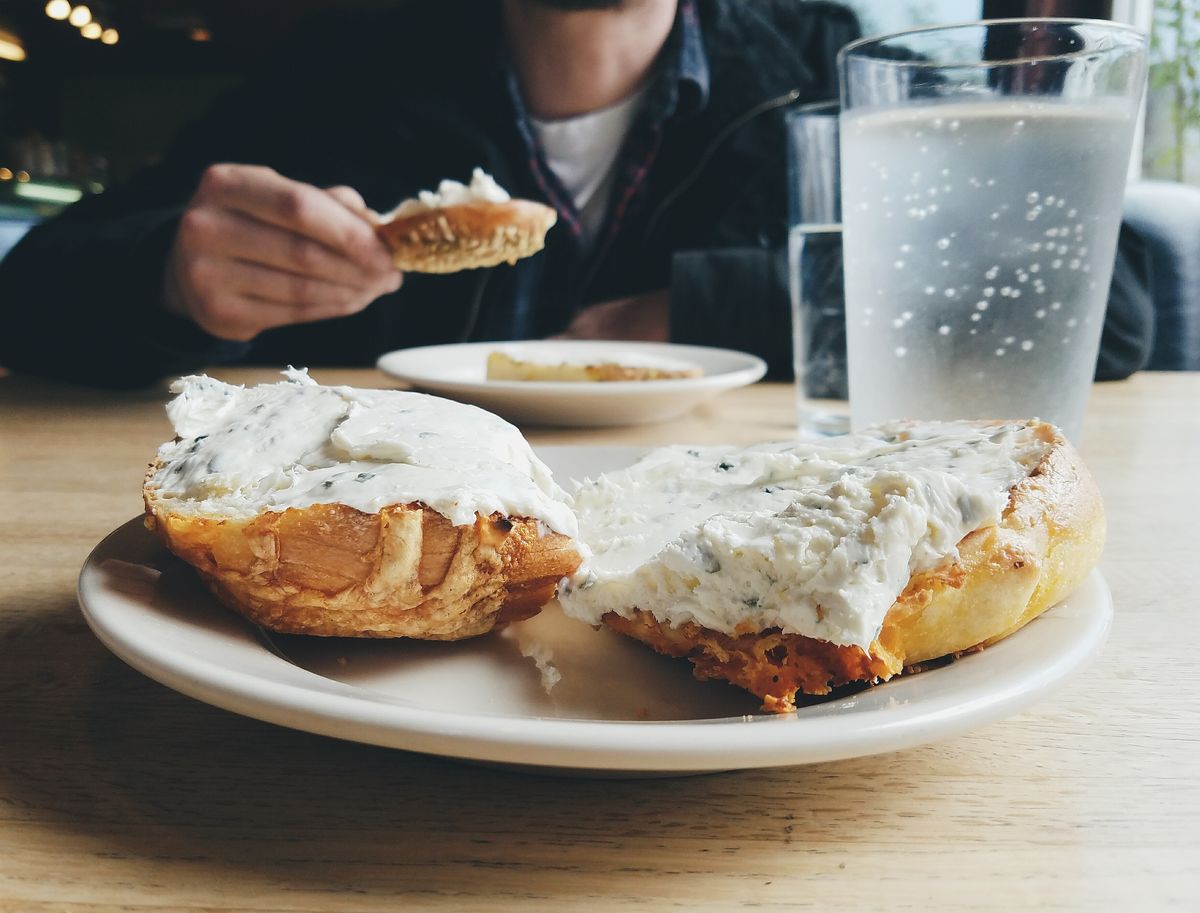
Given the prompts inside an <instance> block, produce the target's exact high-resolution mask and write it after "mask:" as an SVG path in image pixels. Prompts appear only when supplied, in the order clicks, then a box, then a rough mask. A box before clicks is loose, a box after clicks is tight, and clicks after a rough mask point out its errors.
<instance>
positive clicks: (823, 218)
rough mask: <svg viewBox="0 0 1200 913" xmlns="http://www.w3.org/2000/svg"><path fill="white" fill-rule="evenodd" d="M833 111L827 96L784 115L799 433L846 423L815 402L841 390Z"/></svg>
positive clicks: (842, 331) (842, 321) (842, 332)
mask: <svg viewBox="0 0 1200 913" xmlns="http://www.w3.org/2000/svg"><path fill="white" fill-rule="evenodd" d="M839 110H840V104H839V103H838V102H837V101H826V102H818V103H816V104H811V105H804V106H802V107H799V108H796V109H794V110H792V111H790V112H788V115H787V137H788V214H789V225H790V229H789V232H788V280H789V283H790V285H791V296H792V365H793V368H794V369H795V377H796V414H797V420H798V422H797V424H798V431H799V433H800V436H801V437H819V436H823V435H826V434H840V433H842V432H845V431H846V430H848V428H849V421H848V417H847V416H846V415H845V414H843V413H839V412H836V411H833V410H831V409H830V408H828V405H829V404H823V403H820V402H816V400H829V399H833V400H844V399H846V396H847V382H846V310H845V292H844V285H843V281H842V205H841V182H840V181H839V180H838V175H839V161H838V112H839Z"/></svg>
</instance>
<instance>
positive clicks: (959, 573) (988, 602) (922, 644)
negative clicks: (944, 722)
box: [603, 424, 1105, 713]
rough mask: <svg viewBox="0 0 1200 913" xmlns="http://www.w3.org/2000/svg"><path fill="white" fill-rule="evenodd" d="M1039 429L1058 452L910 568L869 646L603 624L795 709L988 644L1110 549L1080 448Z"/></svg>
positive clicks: (636, 613)
mask: <svg viewBox="0 0 1200 913" xmlns="http://www.w3.org/2000/svg"><path fill="white" fill-rule="evenodd" d="M1036 431H1037V434H1038V435H1039V436H1040V437H1041V438H1042V439H1043V440H1045V441H1046V442H1047V443H1049V444H1050V449H1049V450H1048V451H1047V453H1046V455H1045V456H1044V457H1043V459H1042V460H1041V461H1040V462H1039V464H1038V465H1037V466H1036V467H1035V468H1034V469H1033V471H1032V472H1031V473H1030V474H1029V475H1028V476H1027V477H1026V478H1025V479H1023V480H1021V481H1020V482H1018V483H1017V484H1016V485H1015V486H1013V488H1012V489H1011V491H1010V493H1009V501H1008V504H1007V506H1006V507H1005V510H1004V512H1003V514H1002V516H1001V520H1000V522H999V524H997V525H996V526H992V527H986V528H983V529H979V530H975V531H974V532H971V533H969V534H967V535H966V536H965V537H963V539H962V540H961V541H960V542H959V544H958V552H959V554H958V558H957V560H952V561H947V562H944V563H943V564H942V565H940V566H938V567H936V568H933V569H931V570H928V571H922V572H920V573H917V574H914V575H913V576H912V578H911V579H910V580H909V582H908V585H907V586H906V587H905V589H904V591H903V592H902V593H901V594H900V596H899V598H898V599H897V600H896V601H895V603H893V605H892V607H891V608H890V609H889V610H888V613H887V615H886V616H885V618H884V622H883V627H882V629H881V631H880V633H879V636H878V637H877V638H876V639H875V641H874V642H873V643H872V644H871V648H870V650H863V649H862V648H860V647H857V646H841V645H837V644H832V643H828V642H826V641H821V640H816V639H814V638H811V637H805V636H803V635H799V634H787V633H784V632H782V631H780V630H779V629H777V628H776V629H771V630H768V631H761V632H759V631H754V632H746V633H744V634H736V635H729V634H724V633H721V632H719V631H714V630H711V629H709V628H705V627H702V626H700V625H697V624H695V623H692V622H688V623H685V624H682V625H679V626H678V627H673V626H671V625H670V624H667V623H664V622H662V621H660V620H659V619H658V618H656V617H655V616H654V615H652V614H650V613H649V612H646V611H643V610H640V609H637V608H634V609H632V611H630V612H627V613H622V614H618V613H616V612H610V613H608V614H606V615H605V616H604V618H603V621H604V623H605V624H607V625H608V626H609V627H611V628H613V629H614V630H617V631H620V632H621V633H622V634H627V635H629V636H630V637H634V638H636V639H638V640H640V641H642V642H644V643H646V644H648V645H649V646H651V647H653V648H654V649H655V650H657V651H658V652H660V653H665V654H667V655H669V656H677V657H687V658H688V659H690V660H691V661H692V663H693V665H694V666H695V670H694V671H695V675H696V677H697V678H701V679H724V680H725V681H729V682H732V683H733V684H735V685H739V686H740V687H742V688H745V689H746V690H748V691H750V692H752V693H753V694H755V695H756V696H758V697H759V698H761V699H762V701H763V709H764V710H767V711H772V712H777V713H785V712H788V711H791V710H793V709H795V696H796V694H797V693H798V692H799V693H803V694H812V695H820V694H828V693H829V691H830V690H831V689H833V688H835V687H837V686H839V685H844V684H848V683H851V682H876V681H884V680H887V679H889V678H891V677H892V676H893V675H897V674H899V673H901V672H903V671H904V670H906V669H911V668H912V667H913V666H916V665H917V664H920V663H923V662H927V661H929V660H933V659H937V658H939V657H943V656H957V655H961V654H963V653H967V652H971V651H973V650H978V649H982V648H984V647H986V646H988V645H989V644H993V643H995V642H996V641H998V640H1001V639H1002V638H1004V637H1007V636H1008V635H1009V634H1011V633H1013V632H1014V631H1016V630H1018V629H1019V628H1021V627H1023V626H1024V625H1026V624H1028V623H1029V622H1030V621H1032V620H1033V619H1034V618H1036V617H1037V616H1038V615H1040V614H1041V613H1042V612H1044V611H1045V610H1046V609H1048V608H1050V607H1051V606H1052V605H1054V604H1055V603H1056V602H1058V601H1059V600H1061V599H1063V598H1064V597H1065V596H1067V595H1068V594H1069V593H1070V592H1071V591H1072V590H1074V589H1075V588H1076V587H1077V586H1078V585H1079V584H1080V583H1081V582H1082V581H1083V579H1084V577H1086V576H1087V574H1088V573H1089V572H1090V571H1091V569H1092V568H1093V567H1094V566H1095V564H1096V562H1097V561H1098V560H1099V557H1100V552H1101V550H1102V549H1103V547H1104V538H1105V520H1104V507H1103V502H1102V501H1101V499H1100V493H1099V491H1098V489H1097V488H1096V485H1095V483H1094V482H1093V481H1092V478H1091V476H1090V475H1089V473H1088V471H1087V469H1086V467H1085V466H1084V465H1083V463H1082V461H1081V460H1080V458H1079V455H1078V453H1076V451H1075V449H1074V448H1073V447H1072V446H1071V444H1070V443H1069V442H1068V441H1067V440H1066V439H1065V438H1063V437H1062V435H1061V434H1060V433H1059V432H1058V431H1057V429H1055V428H1054V427H1053V426H1052V425H1048V424H1040V425H1038V426H1036Z"/></svg>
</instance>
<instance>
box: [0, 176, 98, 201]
mask: <svg viewBox="0 0 1200 913" xmlns="http://www.w3.org/2000/svg"><path fill="white" fill-rule="evenodd" d="M13 193H14V194H16V195H17V196H19V197H25V198H26V199H28V200H40V201H41V202H43V203H74V202H75V201H76V200H78V199H79V198H80V197H82V196H83V191H82V190H80V189H79V188H78V187H60V186H58V185H57V184H40V183H38V182H36V181H33V182H28V183H24V184H17V185H16V186H15V187H13Z"/></svg>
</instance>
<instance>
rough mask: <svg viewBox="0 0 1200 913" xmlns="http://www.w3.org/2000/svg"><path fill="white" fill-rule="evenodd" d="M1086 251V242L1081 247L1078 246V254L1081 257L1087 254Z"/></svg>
mask: <svg viewBox="0 0 1200 913" xmlns="http://www.w3.org/2000/svg"><path fill="white" fill-rule="evenodd" d="M1087 252H1088V249H1087V245H1086V244H1084V245H1083V246H1082V247H1080V248H1079V256H1081V257H1086V256H1087Z"/></svg>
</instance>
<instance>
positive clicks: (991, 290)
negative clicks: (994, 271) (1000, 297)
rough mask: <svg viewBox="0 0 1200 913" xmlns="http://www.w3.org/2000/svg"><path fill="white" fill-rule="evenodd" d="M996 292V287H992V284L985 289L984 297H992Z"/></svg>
mask: <svg viewBox="0 0 1200 913" xmlns="http://www.w3.org/2000/svg"><path fill="white" fill-rule="evenodd" d="M994 294H996V290H995V289H994V288H992V287H991V286H990V285H989V286H988V287H987V288H985V289H984V290H983V297H984V298H991V297H992V296H993V295H994Z"/></svg>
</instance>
